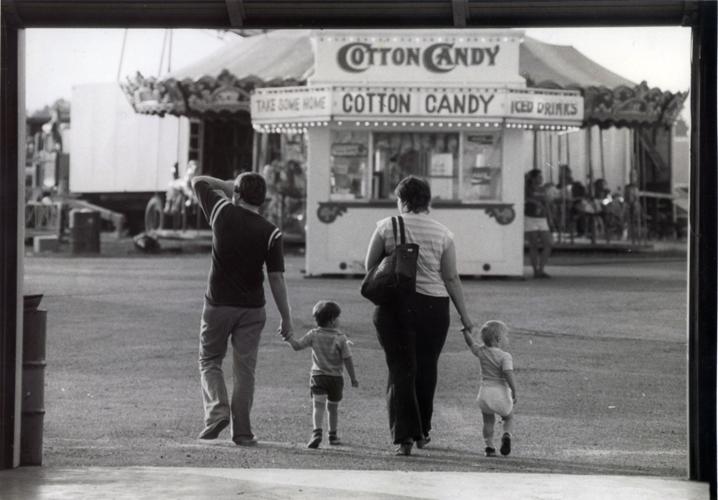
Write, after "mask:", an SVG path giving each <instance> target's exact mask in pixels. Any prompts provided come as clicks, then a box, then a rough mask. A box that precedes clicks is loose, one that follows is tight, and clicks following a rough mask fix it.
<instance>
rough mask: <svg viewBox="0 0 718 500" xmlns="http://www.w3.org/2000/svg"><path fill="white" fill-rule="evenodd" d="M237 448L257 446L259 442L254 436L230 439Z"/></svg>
mask: <svg viewBox="0 0 718 500" xmlns="http://www.w3.org/2000/svg"><path fill="white" fill-rule="evenodd" d="M232 440H233V441H234V444H236V445H237V446H257V443H258V442H259V440H258V439H257V438H256V437H254V436H239V437H236V438H233V439H232Z"/></svg>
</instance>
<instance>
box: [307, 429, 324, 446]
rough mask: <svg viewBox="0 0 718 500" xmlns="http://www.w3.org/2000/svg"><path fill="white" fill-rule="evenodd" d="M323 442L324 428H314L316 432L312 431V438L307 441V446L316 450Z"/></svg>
mask: <svg viewBox="0 0 718 500" xmlns="http://www.w3.org/2000/svg"><path fill="white" fill-rule="evenodd" d="M321 442H322V430H321V429H314V432H313V433H312V439H310V440H309V442H308V443H307V448H311V449H312V450H315V449H317V448H319V443H321Z"/></svg>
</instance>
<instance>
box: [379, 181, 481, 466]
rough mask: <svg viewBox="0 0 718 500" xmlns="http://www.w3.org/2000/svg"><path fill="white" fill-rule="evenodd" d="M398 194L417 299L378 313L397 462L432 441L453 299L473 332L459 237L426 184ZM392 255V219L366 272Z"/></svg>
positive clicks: (384, 223)
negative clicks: (433, 210) (436, 211)
mask: <svg viewBox="0 0 718 500" xmlns="http://www.w3.org/2000/svg"><path fill="white" fill-rule="evenodd" d="M394 194H396V196H397V207H398V208H399V213H400V214H401V216H402V218H403V219H404V225H405V232H406V239H407V241H409V242H412V243H417V244H418V245H419V259H418V262H417V273H416V274H417V275H416V292H414V293H412V294H411V295H410V296H407V297H403V298H402V299H400V300H398V301H396V302H395V303H392V304H389V305H381V306H378V307H377V308H376V310H375V312H374V326H375V327H376V330H377V336H378V338H379V343H380V344H381V346H382V348H383V349H384V354H385V356H386V364H387V367H388V369H389V380H388V382H387V392H386V394H387V405H388V410H389V428H390V430H391V434H392V438H393V441H394V444H395V445H397V449H396V452H397V455H409V454H411V449H412V447H413V444H414V442H416V443H417V447H419V448H423V447H424V446H425V445H426V444H427V443H428V442H429V440H430V438H429V432H430V431H431V416H432V413H433V405H434V392H435V389H436V377H437V365H438V362H439V355H440V354H441V349H442V348H443V346H444V342H445V341H446V334H447V332H448V331H449V298H451V300H452V301H453V303H454V306H455V307H456V310H457V311H458V313H459V316H460V317H461V322H462V324H463V326H464V328H468V329H472V330H473V329H474V324H473V322H472V321H471V319H470V318H469V315H468V312H467V311H466V305H465V304H464V294H463V291H462V288H461V281H460V280H459V274H458V272H457V270H456V250H455V248H454V241H453V237H454V235H453V234H452V233H451V231H449V230H448V229H447V228H446V227H445V226H443V225H442V224H440V223H438V222H436V221H435V220H433V219H432V218H430V217H429V202H430V201H431V189H430V188H429V184H428V183H427V182H426V181H425V180H423V179H420V178H418V177H414V176H409V177H406V178H404V179H402V180H401V182H399V184H398V185H397V187H396V189H395V190H394ZM394 248H395V241H394V235H393V230H392V224H391V218H390V217H388V218H386V219H383V220H380V221H379V222H378V223H377V227H376V230H375V231H374V234H372V237H371V241H370V243H369V249H368V251H367V255H366V259H365V265H366V268H367V269H370V268H371V267H373V266H374V265H376V264H377V263H378V262H379V261H380V260H381V259H382V257H383V256H384V255H388V254H390V253H392V252H393V251H394ZM474 333H476V332H474Z"/></svg>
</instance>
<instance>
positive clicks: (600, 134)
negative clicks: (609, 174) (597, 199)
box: [598, 127, 606, 181]
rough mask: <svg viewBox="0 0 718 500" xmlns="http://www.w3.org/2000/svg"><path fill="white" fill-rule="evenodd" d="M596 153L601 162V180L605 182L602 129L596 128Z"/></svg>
mask: <svg viewBox="0 0 718 500" xmlns="http://www.w3.org/2000/svg"><path fill="white" fill-rule="evenodd" d="M598 152H599V159H600V161H601V178H602V179H603V180H604V181H605V180H606V165H605V164H604V161H603V128H601V127H598Z"/></svg>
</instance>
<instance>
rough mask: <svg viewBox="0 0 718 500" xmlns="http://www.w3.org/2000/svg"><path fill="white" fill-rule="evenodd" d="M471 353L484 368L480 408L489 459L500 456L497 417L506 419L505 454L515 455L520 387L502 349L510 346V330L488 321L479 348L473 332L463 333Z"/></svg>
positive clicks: (464, 331) (506, 353) (509, 357)
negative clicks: (513, 442) (496, 443)
mask: <svg viewBox="0 0 718 500" xmlns="http://www.w3.org/2000/svg"><path fill="white" fill-rule="evenodd" d="M461 331H462V333H463V334H464V340H466V344H467V345H468V346H469V348H470V349H471V352H472V353H473V354H474V356H476V357H477V358H479V363H480V364H481V386H480V387H479V396H478V398H477V400H478V402H479V408H480V409H481V414H482V416H483V420H484V427H483V436H484V442H485V443H486V448H485V453H486V456H487V457H493V456H496V449H495V448H494V420H495V415H497V414H498V415H499V416H501V418H502V419H503V429H504V433H503V435H502V437H501V450H500V451H501V454H502V455H508V454H509V453H511V430H512V427H513V425H512V424H513V407H514V403H516V383H515V381H514V365H513V358H512V357H511V354H509V353H508V352H506V351H504V350H503V349H502V348H501V347H500V346H502V347H505V346H506V345H507V344H508V333H509V329H508V327H507V326H506V325H505V324H504V323H503V322H501V321H487V322H486V323H484V325H483V326H482V327H481V340H482V341H483V344H478V343H477V342H476V341H475V340H474V339H473V338H472V337H471V331H470V330H465V329H462V330H461Z"/></svg>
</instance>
